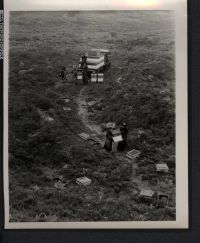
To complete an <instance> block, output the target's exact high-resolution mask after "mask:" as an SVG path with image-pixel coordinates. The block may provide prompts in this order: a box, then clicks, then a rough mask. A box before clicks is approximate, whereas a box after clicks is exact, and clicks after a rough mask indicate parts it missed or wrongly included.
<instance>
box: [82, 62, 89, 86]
mask: <svg viewBox="0 0 200 243" xmlns="http://www.w3.org/2000/svg"><path fill="white" fill-rule="evenodd" d="M82 75H83V85H85V84H87V78H88V77H87V75H88V67H87V64H86V63H85V64H84V65H83V70H82Z"/></svg>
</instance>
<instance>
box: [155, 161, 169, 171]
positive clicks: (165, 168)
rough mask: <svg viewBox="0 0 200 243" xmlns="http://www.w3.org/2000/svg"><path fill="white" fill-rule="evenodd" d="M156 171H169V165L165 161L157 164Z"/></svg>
mask: <svg viewBox="0 0 200 243" xmlns="http://www.w3.org/2000/svg"><path fill="white" fill-rule="evenodd" d="M156 171H157V172H160V173H168V172H169V167H168V165H167V164H165V163H160V164H156Z"/></svg>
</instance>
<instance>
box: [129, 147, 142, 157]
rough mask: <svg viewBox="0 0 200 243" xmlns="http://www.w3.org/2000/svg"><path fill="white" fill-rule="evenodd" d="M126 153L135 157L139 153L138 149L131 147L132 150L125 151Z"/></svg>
mask: <svg viewBox="0 0 200 243" xmlns="http://www.w3.org/2000/svg"><path fill="white" fill-rule="evenodd" d="M127 155H129V156H130V157H132V158H136V157H138V156H139V155H140V151H138V150H136V149H133V150H131V151H129V152H128V153H127Z"/></svg>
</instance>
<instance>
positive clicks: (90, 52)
mask: <svg viewBox="0 0 200 243" xmlns="http://www.w3.org/2000/svg"><path fill="white" fill-rule="evenodd" d="M86 56H88V57H99V56H100V50H99V49H90V50H88V52H87V53H86Z"/></svg>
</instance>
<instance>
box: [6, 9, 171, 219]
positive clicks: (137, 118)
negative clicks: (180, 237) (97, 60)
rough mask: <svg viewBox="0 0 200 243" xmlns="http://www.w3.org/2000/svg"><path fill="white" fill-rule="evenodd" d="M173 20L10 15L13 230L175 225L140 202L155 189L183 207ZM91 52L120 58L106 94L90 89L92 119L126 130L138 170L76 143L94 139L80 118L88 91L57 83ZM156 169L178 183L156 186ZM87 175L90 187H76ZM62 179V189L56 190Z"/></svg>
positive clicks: (157, 15)
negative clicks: (46, 225)
mask: <svg viewBox="0 0 200 243" xmlns="http://www.w3.org/2000/svg"><path fill="white" fill-rule="evenodd" d="M173 18H174V17H173V14H172V13H171V12H167V11H134V12H12V13H11V19H10V24H11V26H10V27H11V28H10V54H9V55H10V65H9V68H10V72H9V168H10V170H9V173H10V177H9V180H10V181H9V183H10V220H11V221H14V222H19V221H20V222H26V221H27V222H29V221H31V222H35V221H99V220H106V221H108V220H110V221H112V220H115V221H116V220H122V221H123V220H133V221H139V220H174V219H175V212H174V210H169V209H155V207H154V206H149V205H147V204H145V203H141V202H140V201H139V200H138V193H139V191H140V189H141V187H142V185H148V187H150V188H153V189H155V190H157V191H161V192H165V193H168V194H169V195H170V201H169V206H171V207H175V175H174V173H175V114H174V109H175V95H174V94H175V81H174V80H175V70H174V25H173ZM89 48H105V49H109V50H111V54H112V56H111V62H112V65H111V68H110V69H109V70H107V71H106V73H105V82H104V84H102V85H96V84H94V85H92V84H91V85H88V86H87V87H86V88H85V89H84V96H85V98H86V101H91V100H96V102H97V103H96V104H94V105H93V107H92V108H93V112H91V113H89V119H90V120H91V122H93V123H94V124H98V125H99V126H101V125H102V124H104V123H106V122H109V121H114V122H116V123H117V125H120V123H121V122H124V121H125V122H126V123H127V124H128V126H129V130H130V131H129V141H128V142H129V149H132V148H135V149H138V150H140V151H141V156H140V157H139V159H138V161H137V166H136V165H133V164H132V163H130V162H128V161H127V160H125V159H124V157H123V154H122V155H117V154H115V153H111V154H109V153H107V152H105V151H104V150H103V149H101V148H100V147H98V146H91V145H90V144H89V143H87V142H84V141H83V140H81V139H80V138H79V137H78V134H79V133H80V132H83V131H85V132H88V128H87V127H85V124H83V122H82V121H81V119H80V117H79V115H78V105H77V98H78V97H79V93H80V90H81V89H82V86H81V85H77V86H74V84H73V82H72V77H71V75H70V74H69V75H68V79H67V80H66V81H64V82H62V81H61V80H60V79H59V77H58V74H59V71H60V68H61V67H62V66H65V67H66V68H67V71H70V70H71V68H72V65H73V64H77V63H78V60H79V57H80V55H81V54H82V53H83V52H85V51H86V50H87V49H89ZM66 99H68V100H67V101H66ZM66 107H67V108H71V111H65V110H63V108H66ZM48 118H50V120H49V119H48ZM157 162H165V163H167V164H168V166H169V168H170V174H168V175H165V176H156V175H155V164H156V163H157ZM66 165H67V166H66ZM64 166H65V168H63V167H64ZM83 175H86V176H88V177H89V178H91V179H92V184H91V185H90V186H88V187H83V186H80V185H77V184H76V183H75V181H76V178H77V177H80V176H83ZM55 177H59V178H62V181H63V182H64V183H65V184H66V185H65V188H64V189H57V188H55V181H54V180H53V178H55Z"/></svg>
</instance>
